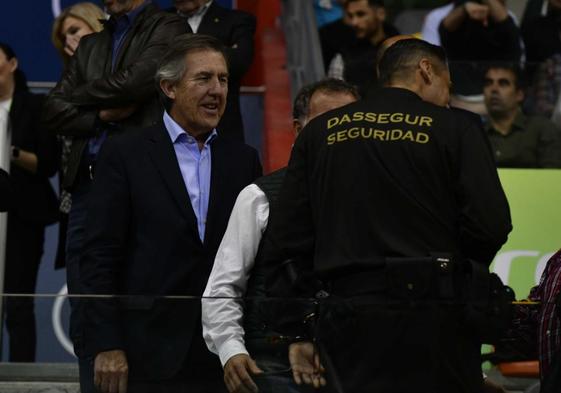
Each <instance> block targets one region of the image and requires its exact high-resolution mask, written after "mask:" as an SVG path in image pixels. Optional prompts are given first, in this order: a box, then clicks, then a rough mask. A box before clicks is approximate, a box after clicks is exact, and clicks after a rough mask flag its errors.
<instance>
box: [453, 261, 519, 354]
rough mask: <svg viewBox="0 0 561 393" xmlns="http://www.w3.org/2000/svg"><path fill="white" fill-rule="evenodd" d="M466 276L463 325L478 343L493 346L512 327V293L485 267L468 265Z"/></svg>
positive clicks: (473, 263) (478, 264)
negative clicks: (473, 333)
mask: <svg viewBox="0 0 561 393" xmlns="http://www.w3.org/2000/svg"><path fill="white" fill-rule="evenodd" d="M466 268H467V269H468V272H466V275H465V286H464V296H465V302H466V306H465V314H464V315H465V321H466V323H467V325H468V326H469V327H470V328H471V329H473V330H474V332H475V333H476V334H477V335H478V336H479V338H480V339H481V341H482V342H483V343H486V344H496V343H497V342H498V341H499V340H500V339H501V338H503V337H504V336H505V334H506V332H507V329H508V328H509V327H510V326H511V324H512V319H513V310H514V309H513V305H512V302H513V301H514V300H515V295H514V291H513V290H512V289H511V288H510V287H508V286H506V285H504V284H503V282H502V281H501V279H500V278H499V276H497V275H496V274H495V273H489V271H488V268H487V266H485V265H482V264H480V263H477V262H475V261H472V260H468V261H467V265H466Z"/></svg>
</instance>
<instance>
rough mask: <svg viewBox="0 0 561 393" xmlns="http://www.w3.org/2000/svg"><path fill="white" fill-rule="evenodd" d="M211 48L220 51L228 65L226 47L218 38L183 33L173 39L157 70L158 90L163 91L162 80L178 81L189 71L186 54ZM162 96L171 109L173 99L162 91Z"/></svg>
mask: <svg viewBox="0 0 561 393" xmlns="http://www.w3.org/2000/svg"><path fill="white" fill-rule="evenodd" d="M204 50H210V51H214V52H218V53H220V54H222V56H224V60H225V61H226V65H227V66H228V56H227V53H226V48H225V47H224V45H223V44H222V42H220V41H219V40H218V39H217V38H215V37H212V36H209V35H205V34H190V33H189V34H182V35H180V36H177V37H175V38H174V39H173V41H172V43H171V44H170V46H169V47H168V49H167V51H166V52H165V53H164V55H163V56H162V58H161V60H160V64H159V66H158V71H157V72H156V84H157V88H158V91H160V92H161V89H160V82H161V81H163V80H167V81H170V82H172V83H178V82H179V81H180V80H181V79H183V76H184V75H185V72H186V71H187V69H186V65H185V56H187V54H189V53H191V52H196V51H204ZM160 96H161V97H162V99H163V100H164V105H165V107H166V109H169V106H170V105H171V100H170V99H169V97H167V96H166V95H165V94H163V93H161V94H160Z"/></svg>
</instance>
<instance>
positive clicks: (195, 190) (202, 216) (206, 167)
mask: <svg viewBox="0 0 561 393" xmlns="http://www.w3.org/2000/svg"><path fill="white" fill-rule="evenodd" d="M164 125H165V127H166V130H167V131H168V134H169V136H170V138H171V141H172V143H173V149H174V150H175V156H176V157H177V162H178V163H179V169H180V170H181V176H182V177H183V181H184V183H185V187H186V188H187V192H188V193H189V199H190V200H191V206H192V207H193V211H194V212H195V216H196V217H197V224H198V229H199V237H200V238H201V241H202V242H204V240H205V228H206V216H207V212H208V201H209V196H210V172H211V164H212V160H211V149H210V144H211V142H212V141H213V139H214V138H215V137H216V135H217V133H216V130H212V132H211V133H210V135H209V136H208V138H207V139H206V141H205V143H204V145H203V148H202V149H201V150H199V145H198V144H197V141H196V140H195V138H193V137H192V136H191V135H189V134H188V133H187V132H185V130H184V129H183V128H181V126H180V125H179V124H177V123H176V122H175V120H173V119H172V118H171V116H170V115H169V114H168V113H167V112H165V113H164Z"/></svg>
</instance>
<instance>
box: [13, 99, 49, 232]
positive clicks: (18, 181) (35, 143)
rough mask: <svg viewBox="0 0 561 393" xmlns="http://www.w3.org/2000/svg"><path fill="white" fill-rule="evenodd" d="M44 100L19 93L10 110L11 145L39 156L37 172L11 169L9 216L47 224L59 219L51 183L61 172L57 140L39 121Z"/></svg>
mask: <svg viewBox="0 0 561 393" xmlns="http://www.w3.org/2000/svg"><path fill="white" fill-rule="evenodd" d="M44 101H45V97H44V96H43V95H37V94H32V93H30V92H28V91H27V90H16V92H15V93H14V96H13V101H12V106H11V108H10V122H11V129H12V146H17V147H19V148H20V149H22V150H26V151H29V152H32V153H35V154H36V155H37V173H36V174H33V173H31V172H29V171H26V170H25V169H22V168H20V167H19V166H17V165H14V164H12V165H11V166H10V180H11V185H12V197H11V201H12V204H11V208H10V210H9V212H10V215H11V216H13V217H17V218H18V219H22V220H25V221H28V222H33V223H37V224H40V225H48V224H52V223H54V222H56V221H57V220H58V217H59V213H58V199H57V196H56V194H55V192H54V190H53V188H52V186H51V183H50V182H49V177H51V176H54V175H55V173H56V172H57V170H58V165H59V157H60V150H59V146H58V142H57V139H56V137H55V136H54V135H50V134H49V133H48V132H46V130H45V129H44V128H43V127H42V125H41V124H40V122H39V118H40V115H41V111H42V108H43V103H44Z"/></svg>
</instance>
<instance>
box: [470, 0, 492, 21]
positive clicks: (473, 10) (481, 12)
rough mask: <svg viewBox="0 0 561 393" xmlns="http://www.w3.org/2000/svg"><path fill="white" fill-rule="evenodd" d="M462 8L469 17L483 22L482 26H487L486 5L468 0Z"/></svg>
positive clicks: (487, 13)
mask: <svg viewBox="0 0 561 393" xmlns="http://www.w3.org/2000/svg"><path fill="white" fill-rule="evenodd" d="M464 8H465V10H466V13H467V14H468V16H469V18H470V19H473V20H476V21H479V22H481V23H482V24H483V26H485V27H487V25H488V24H489V6H488V5H485V4H479V3H476V2H473V1H468V2H467V3H465V4H464Z"/></svg>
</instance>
